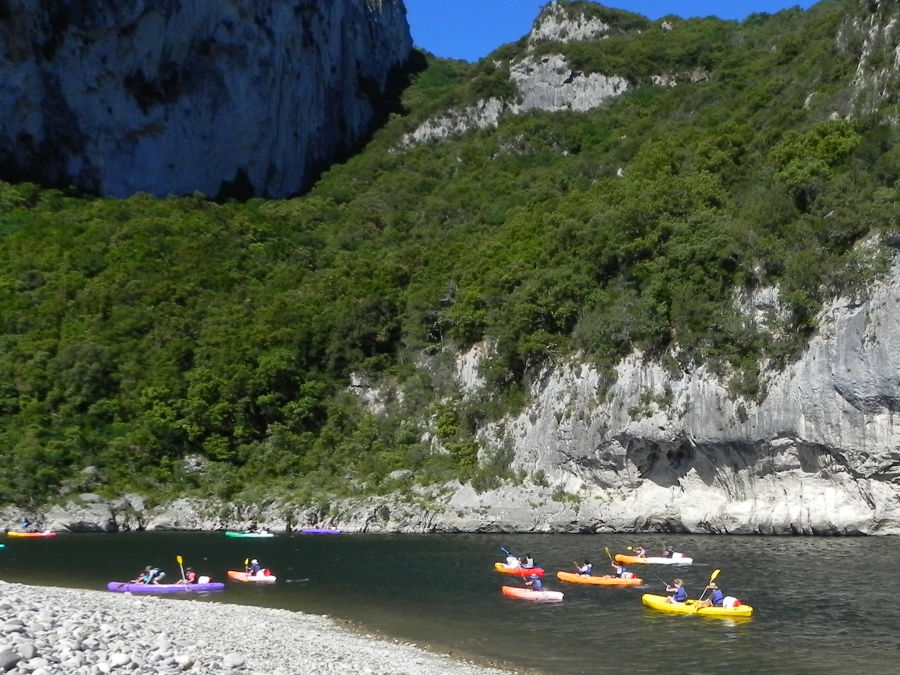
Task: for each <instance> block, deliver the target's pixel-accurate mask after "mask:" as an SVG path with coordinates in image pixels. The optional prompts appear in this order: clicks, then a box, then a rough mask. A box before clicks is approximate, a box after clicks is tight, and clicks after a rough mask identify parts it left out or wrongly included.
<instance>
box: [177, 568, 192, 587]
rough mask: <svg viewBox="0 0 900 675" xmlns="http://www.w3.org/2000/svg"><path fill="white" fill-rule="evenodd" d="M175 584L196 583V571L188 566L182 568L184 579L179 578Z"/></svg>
mask: <svg viewBox="0 0 900 675" xmlns="http://www.w3.org/2000/svg"><path fill="white" fill-rule="evenodd" d="M175 583H176V584H196V583H197V573H196V572H195V571H194V570H193V569H192V568H190V567H186V568H185V569H184V579H179V580H178V581H176V582H175Z"/></svg>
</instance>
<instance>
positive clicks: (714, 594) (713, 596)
mask: <svg viewBox="0 0 900 675" xmlns="http://www.w3.org/2000/svg"><path fill="white" fill-rule="evenodd" d="M706 590H708V591H711V593H710V594H709V598H708V599H706V600H701V601H700V603H699V604H700V605H702V606H703V607H721V606H722V601H723V600H724V599H725V593H724V592H723V591H722V589H720V588H719V587H718V586H717V585H716V584H715V582H710V583H709V585H708V586H707V587H706Z"/></svg>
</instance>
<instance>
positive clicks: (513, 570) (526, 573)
mask: <svg viewBox="0 0 900 675" xmlns="http://www.w3.org/2000/svg"><path fill="white" fill-rule="evenodd" d="M494 569H495V570H497V571H498V572H503V573H504V574H515V575H516V576H520V577H530V576H531V575H532V574H536V575H538V576H539V577H542V576H544V568H543V567H507V566H506V565H504V564H503V563H501V562H497V563H494Z"/></svg>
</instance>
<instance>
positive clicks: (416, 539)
mask: <svg viewBox="0 0 900 675" xmlns="http://www.w3.org/2000/svg"><path fill="white" fill-rule="evenodd" d="M4 543H6V544H7V547H6V548H5V549H3V550H0V577H2V578H3V579H5V580H7V581H17V582H22V583H31V584H38V585H59V586H70V587H77V588H92V589H98V590H99V589H104V588H105V587H106V583H107V582H108V581H110V580H122V581H124V580H126V579H128V578H131V577H133V576H135V575H136V574H137V572H138V571H139V570H141V569H142V568H143V567H144V565H147V564H154V565H159V566H160V567H162V568H163V569H165V570H166V571H167V573H168V578H169V579H176V578H178V577H179V576H180V573H179V570H178V564H177V562H176V561H175V556H176V555H181V556H183V557H184V561H185V564H186V565H190V566H192V567H193V568H194V569H195V570H196V571H197V572H198V574H207V575H209V576H211V577H213V578H214V579H217V580H224V578H225V570H227V569H242V568H243V564H244V560H245V559H247V558H254V557H255V558H258V559H259V561H260V562H261V563H262V564H263V565H264V566H267V567H269V568H271V569H272V571H273V572H274V573H275V574H277V575H278V577H279V581H278V583H277V584H275V585H273V586H262V587H257V586H252V585H249V584H239V583H229V584H228V585H227V588H226V591H225V592H223V593H220V594H212V595H209V596H206V597H204V598H203V600H204V601H208V602H233V603H239V604H251V605H262V606H267V607H278V608H283V609H290V610H299V611H304V612H311V613H318V614H327V615H329V616H332V617H334V618H337V619H341V620H346V621H349V622H352V623H353V624H356V625H359V626H361V627H364V628H365V629H366V630H368V631H374V632H379V633H382V634H385V635H390V636H395V637H399V638H401V639H404V640H407V641H411V642H415V643H418V644H423V645H424V644H427V645H432V646H434V647H436V648H438V649H440V650H444V651H450V652H452V653H454V654H456V655H459V656H466V657H473V658H477V659H479V660H488V661H496V662H502V663H506V664H510V665H512V666H514V667H516V668H519V669H522V670H532V671H541V672H551V673H605V672H609V673H612V672H616V671H621V670H627V671H629V672H631V673H655V672H677V673H681V672H704V673H735V672H764V671H771V672H779V673H850V672H858V671H862V670H865V671H866V672H867V673H893V672H897V666H896V663H897V661H896V659H897V658H898V656H900V648H898V643H897V640H896V635H897V630H898V628H900V605H897V604H895V603H890V602H885V594H886V592H887V591H888V590H889V589H892V588H893V582H894V580H895V579H897V578H898V575H900V555H898V554H900V540H898V539H896V538H877V539H875V538H840V539H839V538H815V539H813V538H786V537H736V536H691V535H679V536H666V537H663V536H661V535H642V536H641V537H639V538H637V537H629V536H625V535H386V536H374V535H341V536H302V535H285V536H279V537H276V538H274V539H266V540H239V539H238V540H235V539H228V538H225V537H224V536H223V535H222V534H218V533H156V532H154V533H127V534H126V533H123V534H115V535H106V534H102V535H101V534H83V535H75V534H68V535H67V534H63V535H60V536H59V537H56V538H54V539H49V540H27V541H13V540H11V539H7V540H6V541H5V542H4ZM638 543H640V544H642V545H644V546H645V547H647V548H649V549H650V550H651V552H656V551H659V550H660V549H661V547H662V546H663V544H664V543H671V544H673V545H674V546H675V547H676V549H678V550H681V551H683V552H684V553H685V554H687V555H691V556H693V558H694V560H695V564H694V565H692V566H681V567H678V568H677V569H674V568H671V567H665V566H634V567H633V568H632V569H633V570H634V571H636V572H638V573H639V574H640V575H641V576H642V578H644V580H645V583H644V585H643V586H641V587H637V588H605V587H592V586H579V585H577V584H567V583H564V582H561V581H559V580H557V579H556V577H555V572H556V571H557V570H560V569H565V570H570V571H571V570H572V569H573V561H575V560H583V559H585V558H590V559H591V560H592V562H593V563H594V567H595V570H597V571H598V572H599V573H603V572H604V570H605V569H606V567H607V565H608V564H609V560H608V559H607V557H606V554H605V553H604V547H607V546H608V547H609V549H610V550H611V551H612V552H616V551H619V552H621V551H624V550H625V547H626V546H628V545H634V544H638ZM500 547H505V548H508V549H509V550H511V551H513V552H515V553H518V554H523V553H525V552H527V551H530V552H532V553H533V554H534V556H535V558H536V560H537V562H538V564H540V565H541V566H543V567H545V568H546V570H547V575H546V576H545V586H546V587H547V588H549V589H553V590H561V591H564V592H565V594H566V597H565V600H564V601H563V602H562V603H552V604H534V603H528V602H522V601H517V600H514V599H509V598H505V597H503V596H502V595H501V594H500V587H501V585H503V584H507V585H521V583H522V582H521V580H519V579H517V578H515V577H512V576H510V575H502V574H499V573H497V572H495V571H494V570H493V563H494V562H495V561H497V560H501V559H502V558H503V554H502V553H501V552H500ZM714 569H720V570H721V572H720V574H719V576H718V578H717V582H718V583H719V584H720V585H721V586H722V587H723V589H724V590H725V592H726V593H727V594H730V595H736V596H738V597H740V598H741V600H742V601H743V602H744V603H745V604H750V605H752V606H753V607H754V608H755V614H754V616H753V617H752V618H750V619H745V620H737V619H727V620H723V619H706V618H702V617H696V616H670V615H665V614H661V613H659V612H655V611H653V610H650V609H647V608H645V607H643V606H642V605H641V602H640V596H641V594H642V593H657V594H663V592H664V591H663V583H664V581H668V580H671V579H672V578H673V577H675V576H678V577H681V578H683V579H684V580H685V583H686V585H687V588H688V591H689V595H691V596H692V597H697V596H698V595H699V594H700V592H701V591H702V589H703V587H704V586H705V584H706V583H707V582H708V580H709V578H710V575H711V574H712V572H713V570H714Z"/></svg>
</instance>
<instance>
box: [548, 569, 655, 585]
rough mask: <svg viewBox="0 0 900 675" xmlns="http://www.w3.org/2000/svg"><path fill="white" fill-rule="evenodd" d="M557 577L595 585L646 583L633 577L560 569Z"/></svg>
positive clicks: (572, 581) (561, 579)
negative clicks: (590, 573) (579, 572)
mask: <svg viewBox="0 0 900 675" xmlns="http://www.w3.org/2000/svg"><path fill="white" fill-rule="evenodd" d="M556 578H557V579H559V580H560V581H568V582H569V583H572V584H592V585H594V586H640V585H641V584H642V583H644V580H643V579H639V578H638V577H632V578H631V579H620V578H618V577H612V576H610V577H597V576H585V575H583V574H574V573H573V572H563V571H559V572H557V573H556Z"/></svg>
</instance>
